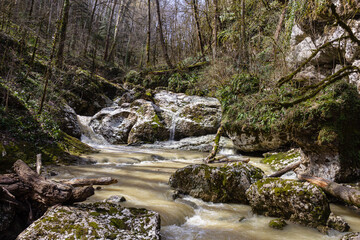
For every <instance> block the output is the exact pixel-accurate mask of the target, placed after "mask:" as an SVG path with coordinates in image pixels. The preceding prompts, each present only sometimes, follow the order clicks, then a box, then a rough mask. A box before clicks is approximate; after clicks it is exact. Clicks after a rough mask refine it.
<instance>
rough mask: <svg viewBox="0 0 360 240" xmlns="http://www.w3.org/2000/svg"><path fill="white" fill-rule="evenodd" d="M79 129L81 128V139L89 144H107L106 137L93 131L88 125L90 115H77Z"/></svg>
mask: <svg viewBox="0 0 360 240" xmlns="http://www.w3.org/2000/svg"><path fill="white" fill-rule="evenodd" d="M77 119H78V122H79V125H80V129H81V141H82V142H83V143H86V144H89V145H109V143H108V142H107V141H106V139H105V138H104V137H103V136H101V135H99V134H97V133H95V132H94V130H93V129H92V128H91V127H90V121H91V117H87V116H79V115H78V116H77Z"/></svg>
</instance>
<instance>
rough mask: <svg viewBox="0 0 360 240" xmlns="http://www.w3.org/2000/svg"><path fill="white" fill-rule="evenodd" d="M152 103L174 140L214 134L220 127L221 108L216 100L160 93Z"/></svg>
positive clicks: (165, 92) (181, 94)
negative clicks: (171, 132) (157, 108)
mask: <svg viewBox="0 0 360 240" xmlns="http://www.w3.org/2000/svg"><path fill="white" fill-rule="evenodd" d="M154 102H155V104H156V105H157V106H159V109H160V111H161V112H160V114H161V117H162V118H163V119H164V121H165V124H166V127H167V128H168V129H169V130H170V131H172V130H173V131H174V136H173V137H174V139H176V140H178V139H181V138H185V137H192V136H202V135H207V134H215V133H216V131H217V129H218V128H219V126H220V121H221V106H220V102H219V101H218V100H217V99H216V98H210V97H199V96H187V95H185V94H183V93H172V92H168V91H160V92H158V93H157V94H155V96H154Z"/></svg>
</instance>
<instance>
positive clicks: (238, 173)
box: [169, 163, 264, 203]
mask: <svg viewBox="0 0 360 240" xmlns="http://www.w3.org/2000/svg"><path fill="white" fill-rule="evenodd" d="M263 176H264V173H263V171H262V170H261V169H259V168H257V167H254V166H252V165H250V164H247V163H232V164H228V165H225V166H221V167H212V166H208V165H205V164H201V165H190V166H187V167H185V168H181V169H178V170H177V171H176V172H175V173H174V174H173V175H171V177H170V180H169V184H170V186H171V187H172V188H174V189H175V190H177V191H178V193H181V194H188V195H190V196H193V197H196V198H201V199H202V200H204V201H208V202H224V203H226V202H229V203H247V202H248V201H247V198H246V195H245V191H246V190H247V189H248V188H249V187H250V185H251V184H252V183H254V182H256V181H257V180H259V179H261V178H263Z"/></svg>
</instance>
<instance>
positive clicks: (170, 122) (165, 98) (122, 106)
mask: <svg viewBox="0 0 360 240" xmlns="http://www.w3.org/2000/svg"><path fill="white" fill-rule="evenodd" d="M149 98H150V97H149ZM128 101H129V102H128ZM220 121H221V109H220V103H219V101H218V100H217V99H216V98H208V97H198V96H187V95H185V94H180V93H171V92H167V91H160V92H158V93H157V94H155V95H154V98H153V101H149V100H145V99H136V97H135V96H132V94H131V91H130V92H128V93H125V94H124V95H123V96H121V97H120V98H119V99H118V100H116V101H115V102H114V104H113V106H111V107H108V108H104V109H102V110H101V111H100V112H98V113H97V114H95V115H94V116H93V117H92V119H91V121H90V127H91V128H92V129H93V130H94V132H95V133H97V134H99V135H102V136H103V137H104V138H105V139H106V140H107V141H108V142H109V143H111V144H121V143H128V144H134V143H152V142H155V141H164V140H168V139H181V138H185V137H191V136H202V135H207V134H215V133H216V131H217V128H218V127H219V125H220Z"/></svg>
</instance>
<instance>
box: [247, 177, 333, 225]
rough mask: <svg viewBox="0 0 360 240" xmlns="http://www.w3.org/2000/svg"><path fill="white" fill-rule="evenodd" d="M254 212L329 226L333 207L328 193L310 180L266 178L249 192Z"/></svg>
mask: <svg viewBox="0 0 360 240" xmlns="http://www.w3.org/2000/svg"><path fill="white" fill-rule="evenodd" d="M246 196H247V199H248V200H249V202H250V206H251V208H252V210H253V212H254V213H257V214H262V215H265V216H270V217H281V218H284V219H289V220H290V221H292V222H296V223H300V224H302V225H305V226H311V227H317V226H320V225H322V226H325V225H326V223H327V219H328V217H329V214H330V207H329V203H328V200H327V198H326V195H325V193H324V192H323V191H322V190H321V189H320V188H318V187H316V186H315V185H312V184H310V183H306V182H297V181H293V180H284V179H279V178H267V179H262V180H260V181H258V182H256V183H254V184H252V185H251V186H250V188H249V189H248V190H247V191H246Z"/></svg>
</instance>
